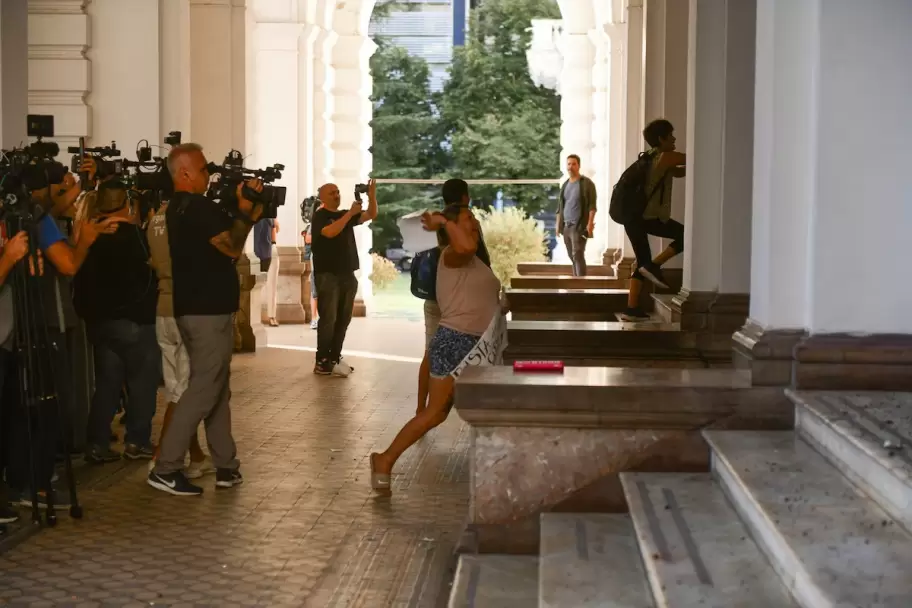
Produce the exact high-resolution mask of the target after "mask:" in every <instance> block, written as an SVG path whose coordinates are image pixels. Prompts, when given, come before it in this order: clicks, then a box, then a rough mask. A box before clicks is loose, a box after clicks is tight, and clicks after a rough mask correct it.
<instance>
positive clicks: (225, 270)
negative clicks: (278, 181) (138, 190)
mask: <svg viewBox="0 0 912 608" xmlns="http://www.w3.org/2000/svg"><path fill="white" fill-rule="evenodd" d="M168 171H169V172H170V174H171V180H172V182H173V183H174V194H173V196H172V197H171V201H170V202H169V203H168V208H167V211H166V212H165V225H166V227H167V232H168V244H169V250H170V253H171V288H172V304H173V314H174V318H175V319H176V321H177V328H178V330H179V332H180V337H181V339H182V340H183V343H184V345H185V346H186V349H187V355H188V358H189V360H190V378H189V382H188V384H187V386H186V388H185V389H184V390H183V393H182V394H181V396H180V399H179V400H178V403H177V407H175V408H174V410H173V414H172V418H171V424H170V425H169V426H168V432H167V433H165V435H164V436H163V437H162V440H161V446H160V448H161V450H160V454H159V456H158V459H157V460H156V464H155V468H154V469H153V470H152V471H151V472H150V473H149V478H148V483H149V485H150V486H152V487H153V488H156V489H158V490H162V491H164V492H168V493H169V494H175V495H177V496H197V495H200V494H202V493H203V489H202V488H200V487H199V486H196V485H193V484H192V483H190V482H189V481H188V480H187V477H186V476H185V475H184V472H183V468H184V455H185V454H186V452H187V447H188V446H189V444H190V440H191V438H192V437H193V436H194V435H195V434H196V429H197V426H198V425H199V423H200V421H204V422H205V425H206V440H207V442H208V444H209V453H210V456H211V458H212V464H213V465H214V466H215V469H216V471H215V485H216V487H217V488H230V487H233V486H236V485H238V484H239V483H241V482H242V481H243V478H242V477H241V472H240V463H239V461H238V459H237V447H236V446H235V443H234V438H233V436H232V434H231V411H230V409H229V403H228V400H229V398H230V396H231V391H230V389H229V383H228V379H229V376H230V370H231V355H232V353H233V351H234V315H235V313H236V312H237V310H238V307H239V304H240V295H241V292H240V284H239V280H238V275H237V269H236V267H235V263H236V262H237V259H238V258H239V257H240V256H241V254H242V253H243V252H244V244H245V243H246V241H247V235H248V234H250V229H251V228H252V227H253V225H254V224H255V223H256V221H257V220H258V219H259V218H260V216H261V215H262V213H263V206H262V205H260V204H254V203H253V202H252V201H251V200H249V199H247V198H245V197H244V190H243V186H245V185H246V186H247V188H249V189H250V190H253V191H256V192H261V191H262V189H263V184H262V182H261V181H260V180H250V181H248V182H247V183H246V184H239V185H238V187H237V190H236V191H235V196H236V197H237V207H236V208H237V212H236V213H233V214H229V213H228V212H227V211H226V209H228V208H232V207H234V205H230V204H224V203H225V201H222V202H223V204H222V205H218V204H216V203H215V201H212V200H210V199H208V198H206V197H205V196H203V195H204V194H205V193H206V190H207V189H208V188H209V169H208V163H207V162H206V157H205V155H204V154H203V150H202V148H201V147H200V146H199V145H197V144H182V145H180V146H175V147H174V148H172V150H171V152H170V153H169V154H168Z"/></svg>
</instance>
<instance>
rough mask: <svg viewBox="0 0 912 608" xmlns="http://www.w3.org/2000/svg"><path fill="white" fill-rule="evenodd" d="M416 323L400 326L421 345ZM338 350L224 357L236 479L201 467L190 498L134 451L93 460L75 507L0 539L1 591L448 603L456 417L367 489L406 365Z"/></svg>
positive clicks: (411, 381)
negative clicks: (159, 486)
mask: <svg viewBox="0 0 912 608" xmlns="http://www.w3.org/2000/svg"><path fill="white" fill-rule="evenodd" d="M280 329H281V328H280ZM284 331H286V332H292V331H293V330H292V329H290V328H286V329H284ZM308 331H309V330H308ZM421 332H422V328H421V326H420V324H413V325H411V326H410V331H409V332H406V333H405V334H401V335H400V337H403V338H405V337H406V336H408V338H407V339H408V340H410V341H413V342H414V343H415V344H417V345H418V349H419V350H418V353H419V354H420V348H421V346H420V344H421V336H422V334H421ZM273 342H276V341H273ZM368 346H370V344H368ZM414 353H415V351H414V350H413V351H412V354H413V355H414ZM350 362H351V363H352V364H353V365H355V367H356V368H357V371H356V372H355V373H354V374H353V375H352V377H351V378H349V379H336V378H322V377H316V376H314V375H313V374H312V373H311V367H312V364H313V354H312V353H310V352H301V351H295V350H286V349H277V348H269V349H265V350H262V351H260V352H258V353H257V354H255V355H247V356H239V357H236V359H235V365H234V371H233V376H232V389H233V396H232V411H233V415H234V420H233V424H234V429H235V437H236V439H237V442H238V448H239V453H240V457H241V460H242V471H243V472H244V475H245V483H244V484H243V485H242V486H240V487H238V488H235V489H233V490H220V491H216V490H215V488H214V484H213V478H212V477H208V478H206V479H205V482H204V484H203V485H204V487H205V489H206V492H205V494H204V495H203V496H202V497H201V498H177V497H171V496H167V495H164V494H162V493H160V492H157V491H155V490H153V489H152V488H149V487H148V486H147V485H146V484H145V475H146V473H145V470H146V466H145V463H129V464H128V463H115V464H111V465H105V466H102V467H93V469H92V470H91V471H90V475H89V476H88V478H87V479H86V480H85V481H83V483H82V487H81V499H82V501H83V503H84V505H85V511H86V516H85V519H83V520H82V521H73V520H70V519H69V518H68V517H67V516H65V515H64V514H61V516H60V524H59V525H58V527H57V528H56V529H48V530H42V531H41V532H39V533H38V534H36V535H35V536H33V537H31V538H29V539H28V540H26V541H25V542H23V543H22V544H20V545H18V546H17V547H14V548H13V549H11V550H9V551H8V552H6V553H5V554H3V555H0V605H12V606H152V605H167V606H193V605H217V606H275V607H278V606H314V607H321V608H322V607H343V606H359V607H365V608H381V607H386V606H403V607H406V606H407V607H423V606H441V605H445V599H446V595H447V593H448V583H449V579H450V577H451V573H450V568H451V567H452V551H453V549H454V547H455V544H456V542H457V540H458V536H459V533H460V530H461V527H462V524H463V522H464V518H465V515H466V512H467V504H468V490H467V478H468V465H467V463H468V460H467V450H468V432H467V427H465V426H464V425H463V424H462V423H461V422H460V421H459V419H458V418H457V417H456V416H455V415H454V416H452V417H451V418H450V420H448V421H447V422H446V423H445V424H443V425H442V426H441V427H439V428H438V429H437V430H436V431H435V432H433V433H432V434H431V435H429V436H428V437H426V438H425V439H424V440H423V441H422V442H421V443H419V444H418V445H417V446H415V447H414V448H413V449H412V450H410V451H409V452H408V453H406V454H405V456H404V457H403V459H402V460H401V461H400V463H399V467H398V475H397V476H396V477H395V478H394V481H393V491H394V495H393V497H392V498H391V499H383V498H375V497H374V496H373V495H372V494H371V492H370V489H369V487H368V482H369V471H368V455H369V453H370V452H371V451H372V450H375V449H378V448H379V449H383V448H385V447H386V445H387V444H388V442H389V441H390V440H391V439H392V437H393V436H394V435H395V433H396V432H397V431H398V429H399V428H400V426H401V424H402V423H403V422H404V421H405V420H406V419H407V418H408V417H409V415H410V414H411V413H412V412H413V411H414V408H415V403H414V402H415V387H416V382H415V379H416V370H417V365H416V364H415V363H412V362H403V361H401V360H398V361H388V360H383V359H380V358H368V357H365V358H355V357H352V358H351V359H350ZM159 414H161V412H159Z"/></svg>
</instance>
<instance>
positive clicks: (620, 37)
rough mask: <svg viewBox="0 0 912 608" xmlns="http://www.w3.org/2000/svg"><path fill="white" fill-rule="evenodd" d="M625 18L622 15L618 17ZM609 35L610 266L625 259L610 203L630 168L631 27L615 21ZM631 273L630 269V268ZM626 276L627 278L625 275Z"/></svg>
mask: <svg viewBox="0 0 912 608" xmlns="http://www.w3.org/2000/svg"><path fill="white" fill-rule="evenodd" d="M620 18H622V16H621V15H619V16H618V19H620ZM602 29H603V31H604V32H605V35H606V36H607V38H608V45H609V46H608V49H609V57H608V99H607V104H608V110H607V112H608V145H607V148H606V155H607V161H608V163H607V171H608V174H607V179H606V180H605V181H606V184H605V190H604V192H599V200H600V202H599V204H600V205H601V207H602V209H603V210H604V211H605V224H606V227H605V229H606V234H607V235H608V246H607V248H606V249H605V253H604V256H603V261H602V263H603V264H605V265H606V266H615V265H616V264H617V263H619V262H621V260H622V259H623V248H624V241H625V240H626V234H625V233H624V228H623V226H621V225H620V224H615V223H614V220H612V219H611V217H610V216H608V206H609V204H610V202H611V191H612V188H613V187H614V184H616V183H617V181H618V179H619V178H620V177H621V173H623V172H624V169H626V168H627V158H626V154H625V140H626V137H627V135H626V113H627V82H626V80H625V76H626V72H627V69H626V67H627V60H628V58H627V53H626V46H627V28H626V24H624V23H611V24H608V25H605V26H604V27H603V28H602ZM628 276H629V271H628ZM623 278H626V277H623Z"/></svg>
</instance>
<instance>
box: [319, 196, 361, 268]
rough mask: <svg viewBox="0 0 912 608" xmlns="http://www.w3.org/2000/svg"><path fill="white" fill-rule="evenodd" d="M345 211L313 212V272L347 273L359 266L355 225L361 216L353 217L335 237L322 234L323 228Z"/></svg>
mask: <svg viewBox="0 0 912 608" xmlns="http://www.w3.org/2000/svg"><path fill="white" fill-rule="evenodd" d="M346 213H347V212H346V211H330V210H328V209H318V210H317V211H315V212H314V214H313V222H312V225H311V231H312V232H311V255H312V260H313V271H314V273H315V274H320V273H323V272H326V273H330V274H339V275H349V274H352V273H353V272H355V271H356V270H358V269H359V268H361V265H360V263H359V261H358V246H357V245H356V244H355V226H357V225H358V224H360V223H361V216H360V215H356V216H355V217H353V218H352V219H351V220H350V221H349V222H348V224H347V225H346V226H345V228H343V229H342V232H340V233H339V234H337V235H336V237H335V238H332V239H330V238H327V237H325V236H323V234H322V231H323V229H324V228H326V227H327V226H329V225H330V224H332V223H333V222H335V221H336V220H337V219H339V218H340V217H342V216H344V215H345V214H346Z"/></svg>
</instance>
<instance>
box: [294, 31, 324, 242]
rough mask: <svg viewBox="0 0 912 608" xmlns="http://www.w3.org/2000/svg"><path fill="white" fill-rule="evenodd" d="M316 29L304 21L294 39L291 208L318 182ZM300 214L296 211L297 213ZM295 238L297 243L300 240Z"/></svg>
mask: <svg viewBox="0 0 912 608" xmlns="http://www.w3.org/2000/svg"><path fill="white" fill-rule="evenodd" d="M319 36H320V28H319V27H317V26H315V25H313V24H306V25H305V26H304V29H303V31H302V34H301V36H300V38H299V40H298V70H299V71H298V175H299V184H300V190H299V192H298V199H296V200H295V201H294V203H295V208H296V209H297V208H298V205H299V204H300V203H301V201H302V200H303V199H304V198H306V197H308V196H312V195H315V194H316V193H317V188H319V187H320V184H318V183H317V181H318V180H317V174H316V172H315V164H316V159H315V156H316V153H317V151H316V138H315V135H316V134H315V130H316V126H315V125H314V95H315V91H314V76H315V72H316V67H315V66H314V59H313V57H314V53H315V49H316V44H317V40H318V39H319ZM299 215H300V214H299ZM298 237H299V239H300V240H299V244H303V239H301V238H300V234H299V235H298Z"/></svg>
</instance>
